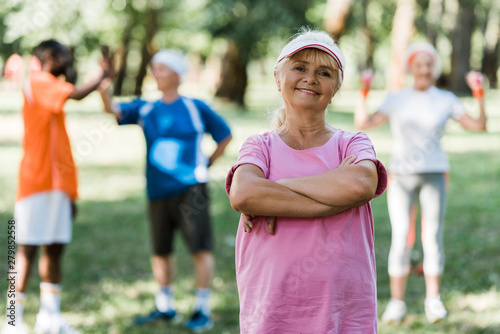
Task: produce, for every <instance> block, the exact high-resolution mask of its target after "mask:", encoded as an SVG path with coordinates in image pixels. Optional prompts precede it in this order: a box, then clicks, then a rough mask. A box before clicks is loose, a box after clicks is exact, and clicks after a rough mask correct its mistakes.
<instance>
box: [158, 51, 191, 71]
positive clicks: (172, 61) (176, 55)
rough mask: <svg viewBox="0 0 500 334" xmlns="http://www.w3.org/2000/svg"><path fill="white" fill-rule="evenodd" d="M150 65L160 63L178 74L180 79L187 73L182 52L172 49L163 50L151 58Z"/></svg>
mask: <svg viewBox="0 0 500 334" xmlns="http://www.w3.org/2000/svg"><path fill="white" fill-rule="evenodd" d="M151 63H160V64H163V65H166V66H168V67H169V68H170V69H172V71H174V72H175V73H177V74H179V77H181V78H182V76H183V75H184V74H186V72H187V61H186V58H185V57H184V55H183V54H182V52H180V51H178V50H172V49H164V50H161V51H158V52H157V53H156V54H155V55H154V56H153V58H152V59H151Z"/></svg>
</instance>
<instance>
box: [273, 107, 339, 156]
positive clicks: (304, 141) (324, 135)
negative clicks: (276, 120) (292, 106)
mask: <svg viewBox="0 0 500 334" xmlns="http://www.w3.org/2000/svg"><path fill="white" fill-rule="evenodd" d="M277 131H278V134H279V135H280V137H281V139H282V140H283V141H284V142H285V143H286V144H287V145H288V146H290V147H291V148H293V149H296V150H303V149H308V148H311V147H318V146H323V145H324V144H325V143H326V142H327V141H328V140H330V138H331V136H332V135H333V133H334V132H335V129H334V128H332V127H331V126H329V125H328V124H327V123H326V122H325V118H324V114H322V115H315V116H314V117H308V115H307V114H293V113H287V116H286V120H285V124H284V125H283V126H282V127H280V128H279V129H278V130H277Z"/></svg>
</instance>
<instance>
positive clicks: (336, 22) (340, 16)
mask: <svg viewBox="0 0 500 334" xmlns="http://www.w3.org/2000/svg"><path fill="white" fill-rule="evenodd" d="M351 4H352V0H328V1H327V2H326V8H325V29H326V31H328V32H329V33H330V35H332V36H333V39H334V40H335V42H338V40H339V39H340V35H342V32H344V29H345V21H346V19H347V16H348V15H349V11H350V10H351Z"/></svg>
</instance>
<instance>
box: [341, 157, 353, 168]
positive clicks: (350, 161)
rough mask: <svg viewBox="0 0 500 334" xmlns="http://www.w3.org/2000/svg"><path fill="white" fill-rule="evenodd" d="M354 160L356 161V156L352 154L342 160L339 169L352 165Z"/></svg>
mask: <svg viewBox="0 0 500 334" xmlns="http://www.w3.org/2000/svg"><path fill="white" fill-rule="evenodd" d="M355 160H356V156H355V155H354V154H352V155H350V156H348V157H345V158H344V160H342V162H341V163H340V165H339V167H346V166H350V165H352V164H353V163H354V161H355Z"/></svg>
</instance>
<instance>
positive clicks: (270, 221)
mask: <svg viewBox="0 0 500 334" xmlns="http://www.w3.org/2000/svg"><path fill="white" fill-rule="evenodd" d="M241 218H242V219H243V230H244V231H245V232H248V233H250V232H252V229H253V228H254V226H255V223H254V219H255V218H257V217H255V216H251V215H246V214H244V213H242V214H241ZM266 220H267V221H266V231H267V233H269V234H271V235H273V234H274V230H275V227H276V217H267V219H266Z"/></svg>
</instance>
